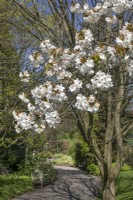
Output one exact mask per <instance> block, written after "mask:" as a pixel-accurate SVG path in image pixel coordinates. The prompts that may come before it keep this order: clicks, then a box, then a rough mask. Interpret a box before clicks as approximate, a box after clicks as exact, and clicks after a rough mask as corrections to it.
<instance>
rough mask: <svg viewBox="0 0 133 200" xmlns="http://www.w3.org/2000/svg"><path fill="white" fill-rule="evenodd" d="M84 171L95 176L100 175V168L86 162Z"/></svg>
mask: <svg viewBox="0 0 133 200" xmlns="http://www.w3.org/2000/svg"><path fill="white" fill-rule="evenodd" d="M86 171H87V172H88V173H89V174H92V175H96V176H99V175H100V170H99V168H98V166H97V165H95V164H88V166H87V167H86Z"/></svg>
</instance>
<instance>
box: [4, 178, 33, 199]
mask: <svg viewBox="0 0 133 200" xmlns="http://www.w3.org/2000/svg"><path fill="white" fill-rule="evenodd" d="M30 189H32V180H31V178H30V177H28V176H20V175H0V200H9V199H11V198H12V197H14V196H17V195H19V194H22V193H24V192H26V191H28V190H30Z"/></svg>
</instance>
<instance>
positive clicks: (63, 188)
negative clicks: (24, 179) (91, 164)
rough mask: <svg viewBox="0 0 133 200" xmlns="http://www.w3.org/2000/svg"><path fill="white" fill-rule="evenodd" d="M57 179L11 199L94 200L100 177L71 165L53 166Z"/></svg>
mask: <svg viewBox="0 0 133 200" xmlns="http://www.w3.org/2000/svg"><path fill="white" fill-rule="evenodd" d="M55 168H56V170H57V172H58V179H57V180H56V181H55V182H54V183H53V184H52V185H48V186H46V187H44V188H41V189H34V190H32V191H30V192H27V193H25V194H23V195H21V196H19V197H17V198H14V199H12V200H96V199H97V195H98V189H99V188H100V184H101V183H100V179H99V178H98V177H95V176H88V175H86V174H84V173H83V172H82V171H81V170H79V169H77V168H73V167H65V166H55Z"/></svg>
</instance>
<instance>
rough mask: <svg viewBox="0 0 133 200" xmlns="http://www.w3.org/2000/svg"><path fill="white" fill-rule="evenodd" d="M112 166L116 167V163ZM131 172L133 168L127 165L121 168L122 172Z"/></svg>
mask: <svg viewBox="0 0 133 200" xmlns="http://www.w3.org/2000/svg"><path fill="white" fill-rule="evenodd" d="M112 166H113V167H115V163H112ZM131 170H132V167H131V166H129V165H128V164H126V163H125V164H124V165H123V166H122V168H121V171H131Z"/></svg>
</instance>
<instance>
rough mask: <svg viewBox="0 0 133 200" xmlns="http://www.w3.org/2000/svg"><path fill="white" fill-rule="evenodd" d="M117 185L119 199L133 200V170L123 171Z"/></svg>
mask: <svg viewBox="0 0 133 200" xmlns="http://www.w3.org/2000/svg"><path fill="white" fill-rule="evenodd" d="M116 186H117V189H116V195H117V198H116V199H117V200H133V171H125V172H121V173H120V175H119V177H118V179H117V182H116Z"/></svg>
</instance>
